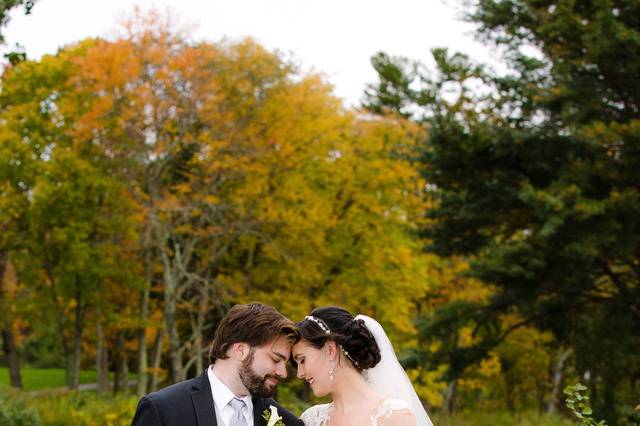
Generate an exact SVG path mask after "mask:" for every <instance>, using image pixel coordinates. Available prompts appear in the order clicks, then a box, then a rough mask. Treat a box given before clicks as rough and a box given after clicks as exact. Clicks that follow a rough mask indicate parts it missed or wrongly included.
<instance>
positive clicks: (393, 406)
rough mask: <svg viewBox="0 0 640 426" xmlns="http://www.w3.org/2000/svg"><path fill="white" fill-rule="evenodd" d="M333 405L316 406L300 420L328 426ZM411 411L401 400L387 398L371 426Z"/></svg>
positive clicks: (312, 425)
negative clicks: (392, 416)
mask: <svg viewBox="0 0 640 426" xmlns="http://www.w3.org/2000/svg"><path fill="white" fill-rule="evenodd" d="M330 406H331V404H321V405H314V406H313V407H311V408H309V409H308V410H306V411H305V412H304V413H302V415H301V416H300V420H302V421H303V422H304V425H305V426H328V424H329V407H330ZM403 410H410V408H409V404H408V403H406V402H405V401H403V400H401V399H394V398H387V399H385V400H384V401H382V403H380V405H379V406H378V409H377V410H376V412H375V413H374V414H371V416H369V420H370V421H371V423H370V425H371V426H378V419H380V418H383V417H387V418H388V417H391V415H392V414H393V412H394V411H403Z"/></svg>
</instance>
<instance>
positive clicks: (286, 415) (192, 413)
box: [131, 371, 304, 426]
mask: <svg viewBox="0 0 640 426" xmlns="http://www.w3.org/2000/svg"><path fill="white" fill-rule="evenodd" d="M252 402H253V424H254V426H266V425H267V422H266V421H265V420H264V418H263V417H262V412H263V411H264V410H266V409H268V408H269V405H274V406H276V407H277V408H278V414H279V415H280V416H282V418H283V419H282V421H283V422H284V424H285V425H286V426H304V423H302V421H301V420H300V419H298V418H297V417H296V416H294V415H293V414H292V413H290V412H289V411H287V410H285V409H284V408H283V407H281V406H280V405H278V403H276V402H275V401H274V400H273V399H267V398H253V399H252ZM131 425H132V426H192V425H193V426H196V425H197V426H218V421H217V419H216V415H215V409H214V406H213V396H212V395H211V385H210V384H209V377H208V376H207V372H206V371H205V372H204V374H202V375H201V376H200V377H196V378H195V379H191V380H185V381H184V382H180V383H176V384H175V385H172V386H169V387H166V388H164V389H161V390H159V391H158V392H153V393H150V394H148V395H147V396H144V397H142V399H140V402H139V403H138V408H137V409H136V414H135V416H134V417H133V420H132V421H131Z"/></svg>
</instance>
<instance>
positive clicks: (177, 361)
mask: <svg viewBox="0 0 640 426" xmlns="http://www.w3.org/2000/svg"><path fill="white" fill-rule="evenodd" d="M165 240H166V238H165ZM162 249H163V250H162V262H163V266H164V274H163V275H164V318H165V324H166V330H167V332H168V333H169V374H170V376H169V377H170V379H171V382H172V383H178V382H180V381H182V380H184V375H183V366H182V348H181V345H180V336H179V335H178V329H177V328H176V323H175V320H176V308H177V299H178V294H177V291H178V278H177V276H176V275H177V274H176V273H174V268H173V267H172V266H173V265H172V264H171V263H172V262H171V259H169V256H168V255H167V254H166V252H165V250H166V247H164V244H163V247H162Z"/></svg>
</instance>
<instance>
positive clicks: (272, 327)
mask: <svg viewBox="0 0 640 426" xmlns="http://www.w3.org/2000/svg"><path fill="white" fill-rule="evenodd" d="M280 336H285V337H286V338H287V339H288V340H289V341H290V342H291V343H292V344H293V343H295V342H296V341H297V340H298V332H297V330H296V327H295V325H294V324H293V321H291V320H290V319H289V318H287V317H285V316H284V315H282V314H281V313H280V312H278V311H277V310H276V309H275V308H273V307H271V306H268V305H264V304H262V303H259V302H252V303H249V304H247V305H235V306H234V307H233V308H231V309H230V310H229V312H227V315H225V316H224V318H222V320H221V321H220V324H218V328H217V329H216V332H215V334H214V336H213V342H212V343H211V350H210V351H209V361H210V362H211V363H212V364H213V363H214V362H215V361H216V360H217V359H227V358H229V355H227V350H228V349H229V347H230V346H231V345H233V344H234V343H247V344H248V345H249V346H250V347H251V348H256V347H260V346H263V345H265V344H267V343H269V342H272V341H274V340H276V339H277V338H278V337H280Z"/></svg>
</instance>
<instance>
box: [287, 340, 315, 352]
mask: <svg viewBox="0 0 640 426" xmlns="http://www.w3.org/2000/svg"><path fill="white" fill-rule="evenodd" d="M312 350H316V351H317V350H318V349H317V348H315V347H314V346H312V345H311V344H310V343H309V342H307V341H306V340H304V339H301V340H299V341H298V342H296V344H294V345H293V349H292V351H293V353H294V354H298V353H308V352H310V351H312Z"/></svg>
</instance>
